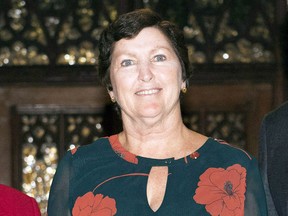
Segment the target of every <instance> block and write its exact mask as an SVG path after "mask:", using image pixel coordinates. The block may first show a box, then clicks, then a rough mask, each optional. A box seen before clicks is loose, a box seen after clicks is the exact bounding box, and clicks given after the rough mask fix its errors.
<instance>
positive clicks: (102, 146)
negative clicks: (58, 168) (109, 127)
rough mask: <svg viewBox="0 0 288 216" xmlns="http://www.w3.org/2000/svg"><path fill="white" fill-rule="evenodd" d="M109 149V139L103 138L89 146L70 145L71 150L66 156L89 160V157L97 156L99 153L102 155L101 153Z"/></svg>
mask: <svg viewBox="0 0 288 216" xmlns="http://www.w3.org/2000/svg"><path fill="white" fill-rule="evenodd" d="M109 147H110V144H109V139H108V137H101V138H98V139H97V140H95V141H93V142H92V143H90V144H87V145H81V146H75V145H70V148H69V149H68V150H67V154H66V155H69V156H70V157H75V158H79V157H83V156H84V157H85V158H87V157H88V156H89V155H94V156H95V154H98V153H100V154H101V152H103V151H105V150H108V149H109Z"/></svg>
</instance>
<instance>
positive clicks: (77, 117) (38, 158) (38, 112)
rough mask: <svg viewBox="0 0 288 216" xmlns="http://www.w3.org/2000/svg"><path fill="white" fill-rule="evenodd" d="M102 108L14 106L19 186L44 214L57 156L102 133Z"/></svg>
mask: <svg viewBox="0 0 288 216" xmlns="http://www.w3.org/2000/svg"><path fill="white" fill-rule="evenodd" d="M103 115H104V112H103V110H98V109H95V108H87V107H78V108H75V107H72V108H71V107H57V106H55V107H52V108H51V107H45V106H41V107H39V106H38V107H37V106H36V107H34V106H31V107H30V106H27V107H17V108H15V109H14V111H13V116H12V118H13V119H14V126H15V128H19V131H18V132H19V133H16V134H17V135H16V136H17V144H16V146H17V149H16V150H15V154H14V157H15V161H18V162H19V164H18V165H17V164H14V166H15V167H16V170H18V175H15V177H14V178H17V179H16V181H18V184H19V186H18V187H19V188H20V189H22V190H23V191H24V192H25V193H26V194H28V195H30V196H32V197H35V199H36V200H37V202H38V203H39V206H40V209H41V212H42V213H43V214H45V212H46V207H47V200H48V195H49V189H50V185H51V182H52V179H53V176H54V174H55V171H56V168H57V164H58V160H59V158H61V157H62V156H63V154H65V152H66V150H68V149H69V148H71V147H73V146H79V145H86V144H89V143H92V142H93V141H94V140H96V139H98V138H99V137H102V136H104V135H106V134H105V131H104V127H103Z"/></svg>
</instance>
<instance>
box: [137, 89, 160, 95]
mask: <svg viewBox="0 0 288 216" xmlns="http://www.w3.org/2000/svg"><path fill="white" fill-rule="evenodd" d="M159 91H160V89H149V90H143V91H138V92H136V95H152V94H156V93H158V92H159Z"/></svg>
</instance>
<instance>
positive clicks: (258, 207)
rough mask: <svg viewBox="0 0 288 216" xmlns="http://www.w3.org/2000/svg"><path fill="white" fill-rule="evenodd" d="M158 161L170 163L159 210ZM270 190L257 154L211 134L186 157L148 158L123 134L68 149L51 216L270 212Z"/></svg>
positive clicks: (201, 215)
mask: <svg viewBox="0 0 288 216" xmlns="http://www.w3.org/2000/svg"><path fill="white" fill-rule="evenodd" d="M154 166H167V167H168V173H169V174H168V177H167V178H168V179H167V185H166V192H165V195H164V198H163V202H162V203H161V206H160V207H159V208H158V209H157V210H156V211H153V210H152V209H151V208H150V206H149V204H148V201H147V194H146V187H147V180H148V177H149V173H150V170H151V168H152V167H154ZM266 212H267V209H266V200H265V194H264V190H263V186H262V180H261V177H260V175H259V170H258V165H257V161H256V159H255V158H253V157H252V156H250V155H249V154H248V153H246V152H245V151H243V150H241V149H238V148H235V147H232V146H231V145H229V144H227V143H224V142H220V141H218V140H215V139H212V138H209V139H208V140H207V141H206V142H205V144H204V145H203V146H202V147H201V148H199V149H198V150H197V151H196V152H194V153H193V154H191V155H187V156H186V157H183V158H181V159H177V160H175V159H174V158H167V159H151V158H143V157H140V156H137V155H134V154H132V153H130V152H128V151H126V150H125V149H124V148H123V147H122V145H121V143H120V142H119V140H118V135H113V136H110V137H105V138H100V139H98V140H97V141H95V142H94V143H92V144H90V145H86V146H81V147H79V148H78V149H73V150H71V151H68V152H67V153H66V155H65V156H64V158H63V159H62V160H61V161H60V163H59V165H58V168H57V172H56V174H55V176H54V179H53V183H52V186H51V191H50V195H49V201H48V215H49V216H58V215H59V216H68V215H73V216H110V215H111V216H112V215H120V216H138V215H139V216H140V215H141V216H142V215H144V216H146V215H165V216H169V215H173V216H185V215H196V216H206V215H213V216H244V215H245V216H250V215H251V216H258V215H259V216H265V215H267V213H266Z"/></svg>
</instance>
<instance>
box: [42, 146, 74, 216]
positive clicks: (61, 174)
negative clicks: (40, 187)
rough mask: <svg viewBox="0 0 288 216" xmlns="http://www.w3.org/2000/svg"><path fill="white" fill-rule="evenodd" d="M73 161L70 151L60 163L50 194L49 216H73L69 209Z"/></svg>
mask: <svg viewBox="0 0 288 216" xmlns="http://www.w3.org/2000/svg"><path fill="white" fill-rule="evenodd" d="M71 160H72V154H71V152H70V151H69V152H67V153H66V155H65V156H64V157H63V159H61V161H60V162H59V163H58V167H57V170H56V173H55V175H54V178H53V181H52V185H51V188H50V193H49V199H48V209H47V213H48V216H71V211H70V209H69V184H70V180H69V179H70V169H71Z"/></svg>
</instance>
